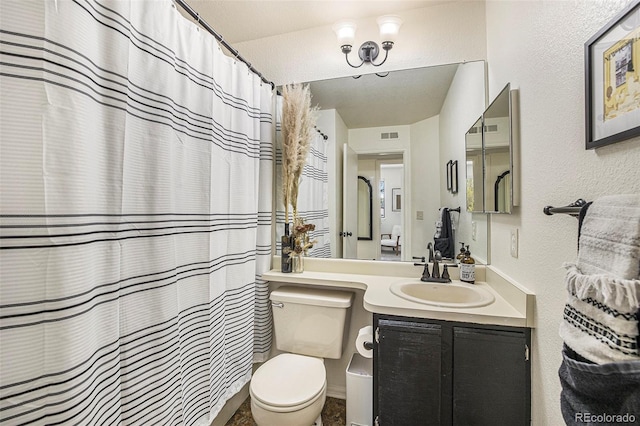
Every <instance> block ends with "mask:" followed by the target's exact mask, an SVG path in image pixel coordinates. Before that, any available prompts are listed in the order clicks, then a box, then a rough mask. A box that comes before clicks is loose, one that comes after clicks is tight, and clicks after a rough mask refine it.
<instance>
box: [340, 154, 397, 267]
mask: <svg viewBox="0 0 640 426" xmlns="http://www.w3.org/2000/svg"><path fill="white" fill-rule="evenodd" d="M357 174H358V176H362V177H364V178H366V179H368V180H369V181H370V182H371V187H372V188H373V197H372V208H371V213H372V218H371V219H372V220H371V222H372V228H373V229H372V238H371V240H358V247H357V258H358V259H366V260H387V261H400V260H402V259H403V257H404V256H403V250H402V249H403V238H402V236H403V235H404V233H405V223H404V214H403V210H404V205H405V199H404V195H405V191H406V188H405V184H404V179H405V177H404V174H405V169H404V165H403V154H402V153H385V154H362V153H359V154H358V173H357ZM345 214H347V212H346V211H345Z"/></svg>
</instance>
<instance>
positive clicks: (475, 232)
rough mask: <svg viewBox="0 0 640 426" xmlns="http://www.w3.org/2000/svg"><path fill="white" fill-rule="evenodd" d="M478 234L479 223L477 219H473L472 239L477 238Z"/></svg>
mask: <svg viewBox="0 0 640 426" xmlns="http://www.w3.org/2000/svg"><path fill="white" fill-rule="evenodd" d="M477 234H478V225H477V224H476V221H475V220H472V221H471V239H472V240H473V241H475V240H476V236H477Z"/></svg>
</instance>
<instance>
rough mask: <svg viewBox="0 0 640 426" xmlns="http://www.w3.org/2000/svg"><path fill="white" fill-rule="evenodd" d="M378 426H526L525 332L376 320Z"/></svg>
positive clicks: (527, 337) (527, 365) (528, 391)
mask: <svg viewBox="0 0 640 426" xmlns="http://www.w3.org/2000/svg"><path fill="white" fill-rule="evenodd" d="M374 329H376V330H377V342H376V344H375V346H374V358H373V367H374V378H373V382H374V404H373V409H374V413H373V418H374V419H376V421H377V424H378V425H380V426H392V425H396V426H412V425H415V426H426V425H455V426H471V425H488V426H495V425H510V426H517V425H529V424H530V417H531V416H530V411H531V404H530V399H531V384H530V383H531V370H530V361H529V347H530V341H531V334H530V330H529V329H527V328H517V327H503V326H488V325H480V324H470V323H456V322H450V321H435V320H424V319H418V318H406V317H397V316H389V315H380V314H375V315H374Z"/></svg>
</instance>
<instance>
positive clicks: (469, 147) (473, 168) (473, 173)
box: [465, 117, 484, 213]
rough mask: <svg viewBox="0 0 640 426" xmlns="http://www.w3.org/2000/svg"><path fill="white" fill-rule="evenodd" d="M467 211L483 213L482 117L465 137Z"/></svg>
mask: <svg viewBox="0 0 640 426" xmlns="http://www.w3.org/2000/svg"><path fill="white" fill-rule="evenodd" d="M465 143H466V151H465V157H466V175H467V182H466V188H467V211H469V212H478V213H484V178H483V174H484V171H483V163H482V117H480V118H478V120H477V121H476V122H475V123H473V126H471V128H470V129H469V130H468V131H467V134H466V136H465Z"/></svg>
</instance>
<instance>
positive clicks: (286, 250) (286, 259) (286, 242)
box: [280, 223, 293, 273]
mask: <svg viewBox="0 0 640 426" xmlns="http://www.w3.org/2000/svg"><path fill="white" fill-rule="evenodd" d="M280 242H281V243H282V245H281V246H280V247H281V248H280V271H282V272H284V273H289V272H291V267H292V259H291V257H292V256H290V253H291V245H292V242H293V238H292V237H291V235H289V224H288V223H285V224H284V235H283V236H282V238H281V239H280Z"/></svg>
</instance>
